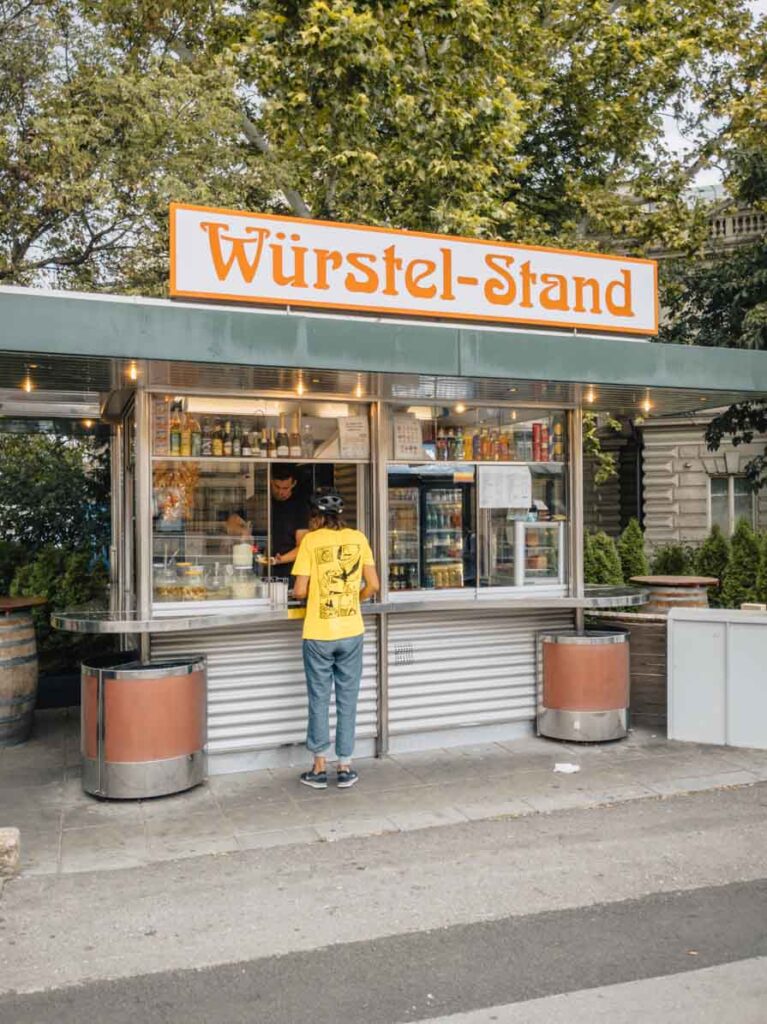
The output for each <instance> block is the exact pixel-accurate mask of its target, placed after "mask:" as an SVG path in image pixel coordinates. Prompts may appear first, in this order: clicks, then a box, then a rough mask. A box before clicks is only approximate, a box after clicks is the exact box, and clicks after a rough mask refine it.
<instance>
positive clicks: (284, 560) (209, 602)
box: [151, 395, 370, 614]
mask: <svg viewBox="0 0 767 1024" xmlns="http://www.w3.org/2000/svg"><path fill="white" fill-rule="evenodd" d="M248 410H250V411H248ZM368 422H369V412H368V408H367V407H366V406H365V405H362V404H359V403H354V404H352V403H345V402H344V403H342V402H325V401H322V402H300V403H299V402H288V401H285V402H282V401H271V400H270V401H268V402H267V401H259V400H248V401H246V400H244V399H228V398H215V399H214V398H199V397H194V396H181V397H180V396H175V395H174V396H159V395H155V396H153V399H152V423H151V437H152V459H151V462H152V581H153V603H154V604H155V605H156V607H157V611H158V613H160V614H162V613H163V612H168V613H170V612H172V611H174V610H176V606H177V605H178V604H179V603H183V606H184V608H185V609H188V608H189V604H190V603H193V602H204V603H205V608H206V610H208V611H213V610H215V608H216V607H217V606H218V605H221V606H222V607H225V608H232V607H233V606H236V605H238V604H246V605H247V606H254V605H258V604H259V603H264V604H265V605H266V604H267V592H268V587H267V585H266V581H267V580H268V579H270V578H273V577H275V576H276V577H280V578H283V579H284V580H285V581H287V580H288V578H289V575H290V568H291V565H292V558H291V557H290V555H291V553H294V550H295V548H296V546H297V544H298V542H299V540H300V536H301V532H302V531H303V530H306V528H307V527H308V522H309V496H310V495H311V493H312V492H313V491H314V490H316V488H317V487H328V486H331V487H334V488H335V489H337V490H338V491H339V492H340V493H341V494H342V496H343V497H344V502H345V519H346V521H347V523H348V524H349V525H350V526H358V525H361V524H362V525H363V528H364V523H363V520H364V507H365V497H364V492H365V489H366V486H367V462H368V460H369V455H370V453H369V445H370V441H369V431H368Z"/></svg>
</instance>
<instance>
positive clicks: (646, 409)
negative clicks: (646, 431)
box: [642, 395, 652, 413]
mask: <svg viewBox="0 0 767 1024" xmlns="http://www.w3.org/2000/svg"><path fill="white" fill-rule="evenodd" d="M651 409H652V402H651V401H650V396H649V395H648V396H647V397H646V398H645V400H644V402H642V411H643V412H645V413H648V412H649V411H650V410H651Z"/></svg>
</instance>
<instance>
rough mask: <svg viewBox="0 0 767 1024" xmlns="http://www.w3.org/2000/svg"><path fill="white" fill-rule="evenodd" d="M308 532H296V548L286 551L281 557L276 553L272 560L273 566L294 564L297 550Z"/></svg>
mask: <svg viewBox="0 0 767 1024" xmlns="http://www.w3.org/2000/svg"><path fill="white" fill-rule="evenodd" d="M308 532H309V531H308V530H296V546H295V547H293V548H291V549H290V551H286V552H285V553H284V554H283V555H281V554H279V552H278V553H277V554H276V555H275V556H274V558H273V559H272V562H273V563H274V564H275V565H285V564H286V563H288V562H295V560H296V557H297V556H298V549H299V548H300V547H301V541H302V540H303V539H304V537H305V536H306V535H307V533H308Z"/></svg>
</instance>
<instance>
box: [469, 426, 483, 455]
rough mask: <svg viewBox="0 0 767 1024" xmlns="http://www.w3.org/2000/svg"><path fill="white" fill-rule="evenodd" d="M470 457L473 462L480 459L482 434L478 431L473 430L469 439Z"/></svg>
mask: <svg viewBox="0 0 767 1024" xmlns="http://www.w3.org/2000/svg"><path fill="white" fill-rule="evenodd" d="M471 457H472V460H473V461H474V462H479V461H480V459H481V458H482V434H481V432H480V431H479V430H475V431H474V434H473V435H472V438H471Z"/></svg>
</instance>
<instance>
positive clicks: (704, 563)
mask: <svg viewBox="0 0 767 1024" xmlns="http://www.w3.org/2000/svg"><path fill="white" fill-rule="evenodd" d="M729 561H730V544H729V542H728V540H727V538H726V537H725V535H724V534H723V533H722V531H721V529H720V528H719V527H718V526H716V525H714V526H712V527H711V533H710V534H709V535H708V537H706V539H705V541H704V542H703V544H702V545H701V547H700V548H699V550H698V557H697V558H696V559H695V572H696V573H697V574H698V576H715V577H716V578H717V579H718V580H719V585H718V586H716V587H709V588H708V602H709V604H710V605H711V607H712V608H721V606H722V582H723V580H724V577H725V575H726V573H727V565H728V563H729ZM765 568H766V569H767V566H766V567H765Z"/></svg>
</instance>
